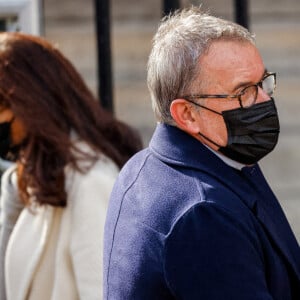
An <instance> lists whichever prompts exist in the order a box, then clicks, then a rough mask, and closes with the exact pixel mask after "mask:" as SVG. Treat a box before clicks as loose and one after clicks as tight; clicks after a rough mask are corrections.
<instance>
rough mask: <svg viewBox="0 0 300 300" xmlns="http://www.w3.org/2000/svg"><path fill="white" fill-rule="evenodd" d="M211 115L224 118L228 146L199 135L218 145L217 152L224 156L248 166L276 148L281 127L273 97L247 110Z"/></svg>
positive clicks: (239, 109) (238, 109) (241, 109)
mask: <svg viewBox="0 0 300 300" xmlns="http://www.w3.org/2000/svg"><path fill="white" fill-rule="evenodd" d="M201 107H203V108H206V109H209V108H207V107H204V106H201ZM209 110H211V109H209ZM211 111H213V110H211ZM213 112H214V113H217V114H219V115H222V116H223V118H224V121H225V124H226V128H227V134H228V141H227V145H226V146H225V147H223V146H220V145H218V144H216V143H215V142H213V141H211V140H210V139H209V138H207V137H206V136H204V135H203V134H201V133H199V134H200V135H201V136H203V137H204V138H205V139H207V140H208V141H210V142H211V143H213V144H215V145H216V146H218V147H219V150H218V151H220V152H221V153H223V154H224V155H225V156H227V157H229V158H231V159H233V160H235V161H238V162H240V163H242V164H246V165H251V164H254V163H256V162H258V161H259V160H260V159H261V158H263V157H264V156H265V155H267V154H268V153H270V152H271V151H272V150H273V149H274V148H275V146H276V144H277V141H278V136H279V131H280V126H279V120H278V114H277V109H276V106H275V103H274V99H273V98H272V99H271V100H269V101H266V102H262V103H258V104H254V105H252V106H250V107H248V108H237V109H232V110H226V111H223V112H222V113H221V114H220V113H219V112H216V111H213Z"/></svg>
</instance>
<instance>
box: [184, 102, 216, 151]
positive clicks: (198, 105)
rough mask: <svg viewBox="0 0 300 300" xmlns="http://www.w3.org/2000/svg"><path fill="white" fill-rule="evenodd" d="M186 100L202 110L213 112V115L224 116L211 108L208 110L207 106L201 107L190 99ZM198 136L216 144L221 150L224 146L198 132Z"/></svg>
mask: <svg viewBox="0 0 300 300" xmlns="http://www.w3.org/2000/svg"><path fill="white" fill-rule="evenodd" d="M185 100H186V101H188V102H190V103H192V104H195V105H196V106H199V107H201V108H204V109H207V110H209V111H211V112H213V113H215V114H218V115H220V116H222V114H221V113H219V112H218V111H215V110H213V109H211V108H208V107H206V106H204V105H201V104H199V103H196V102H194V101H192V100H190V99H185ZM198 134H199V135H200V136H202V137H204V138H205V139H206V140H208V141H209V142H210V143H212V144H214V145H215V146H217V147H219V148H221V147H222V146H220V145H218V144H217V143H216V142H214V141H213V140H211V139H210V138H208V137H207V136H205V135H204V134H203V133H201V132H198Z"/></svg>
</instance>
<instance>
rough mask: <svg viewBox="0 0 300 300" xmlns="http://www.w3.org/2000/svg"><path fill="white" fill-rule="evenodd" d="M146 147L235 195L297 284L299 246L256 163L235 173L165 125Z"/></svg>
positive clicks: (157, 130)
mask: <svg viewBox="0 0 300 300" xmlns="http://www.w3.org/2000/svg"><path fill="white" fill-rule="evenodd" d="M149 148H150V150H151V151H152V153H153V154H154V155H155V156H157V157H158V158H159V159H160V160H162V161H164V162H166V163H170V164H174V165H178V166H185V167H188V168H193V169H198V170H201V171H202V172H205V173H208V174H210V175H211V176H213V177H215V178H217V179H218V180H219V181H220V182H222V183H223V184H224V185H226V186H227V187H228V188H229V189H231V190H232V191H233V192H234V193H235V194H237V195H238V196H239V198H240V199H241V201H243V202H244V203H245V204H246V205H247V207H249V208H250V209H251V211H252V212H253V214H254V215H255V216H256V217H257V219H258V220H259V222H260V223H261V224H262V226H263V227H264V229H265V231H266V232H267V234H268V235H269V236H270V238H271V239H272V240H273V241H274V243H275V244H276V245H277V247H278V248H279V249H280V251H281V253H282V254H283V255H284V257H285V258H286V260H287V261H288V262H289V264H290V266H291V267H292V269H293V270H294V272H295V274H296V276H297V277H298V280H299V281H300V249H299V245H298V243H297V241H296V238H295V236H294V234H293V232H292V230H291V228H290V226H289V224H288V221H287V220H286V217H285V215H284V213H283V211H282V209H281V207H280V205H279V203H278V200H277V199H276V197H275V195H274V194H273V192H272V191H271V189H270V187H269V185H268V183H267V182H266V180H265V178H264V176H263V174H262V172H261V170H260V168H259V166H258V165H257V164H256V165H254V166H251V167H244V168H243V169H242V170H241V171H239V170H236V169H234V168H232V167H230V166H228V165H227V164H226V163H224V161H223V160H221V159H220V158H219V157H218V156H217V155H215V154H214V153H213V152H212V151H210V150H208V149H207V148H206V147H205V146H204V145H203V144H202V143H200V142H199V141H198V140H196V139H195V138H193V137H192V136H190V135H188V134H187V133H185V132H184V131H182V130H180V129H178V128H176V127H174V126H169V125H165V124H158V125H157V128H156V130H155V132H154V135H153V137H152V139H151V141H150V145H149ZM234 183H237V184H234Z"/></svg>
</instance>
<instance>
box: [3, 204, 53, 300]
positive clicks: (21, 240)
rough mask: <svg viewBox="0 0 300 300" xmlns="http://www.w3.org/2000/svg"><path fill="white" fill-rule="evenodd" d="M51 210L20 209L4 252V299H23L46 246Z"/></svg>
mask: <svg viewBox="0 0 300 300" xmlns="http://www.w3.org/2000/svg"><path fill="white" fill-rule="evenodd" d="M53 213H54V210H53V208H52V207H50V206H45V205H44V206H42V207H38V208H37V210H36V211H34V212H32V211H30V209H27V208H26V209H24V210H23V211H22V213H21V215H20V217H19V219H18V222H17V224H16V226H15V228H14V230H13V233H12V235H11V238H10V240H9V243H8V247H7V251H6V258H5V261H6V265H5V278H6V285H7V296H8V299H14V300H22V299H25V298H26V296H27V294H28V290H29V288H30V284H31V282H32V279H33V276H34V273H35V270H36V268H37V265H38V263H39V260H40V257H41V255H42V253H43V250H44V248H45V245H46V241H47V237H48V234H49V231H50V228H51V224H52V220H53Z"/></svg>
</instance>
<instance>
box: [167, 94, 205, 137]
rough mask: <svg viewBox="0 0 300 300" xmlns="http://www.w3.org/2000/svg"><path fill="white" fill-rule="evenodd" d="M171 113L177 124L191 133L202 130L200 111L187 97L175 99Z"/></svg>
mask: <svg viewBox="0 0 300 300" xmlns="http://www.w3.org/2000/svg"><path fill="white" fill-rule="evenodd" d="M170 113H171V115H172V117H173V119H174V121H175V122H176V125H177V126H178V127H179V128H180V129H182V130H183V131H186V132H187V133H189V134H192V135H194V134H197V133H198V132H199V131H200V128H199V124H198V123H199V122H197V119H198V118H199V112H197V110H196V109H194V108H193V107H192V104H191V103H189V102H187V101H186V100H185V99H175V100H173V101H172V103H171V106H170Z"/></svg>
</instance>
